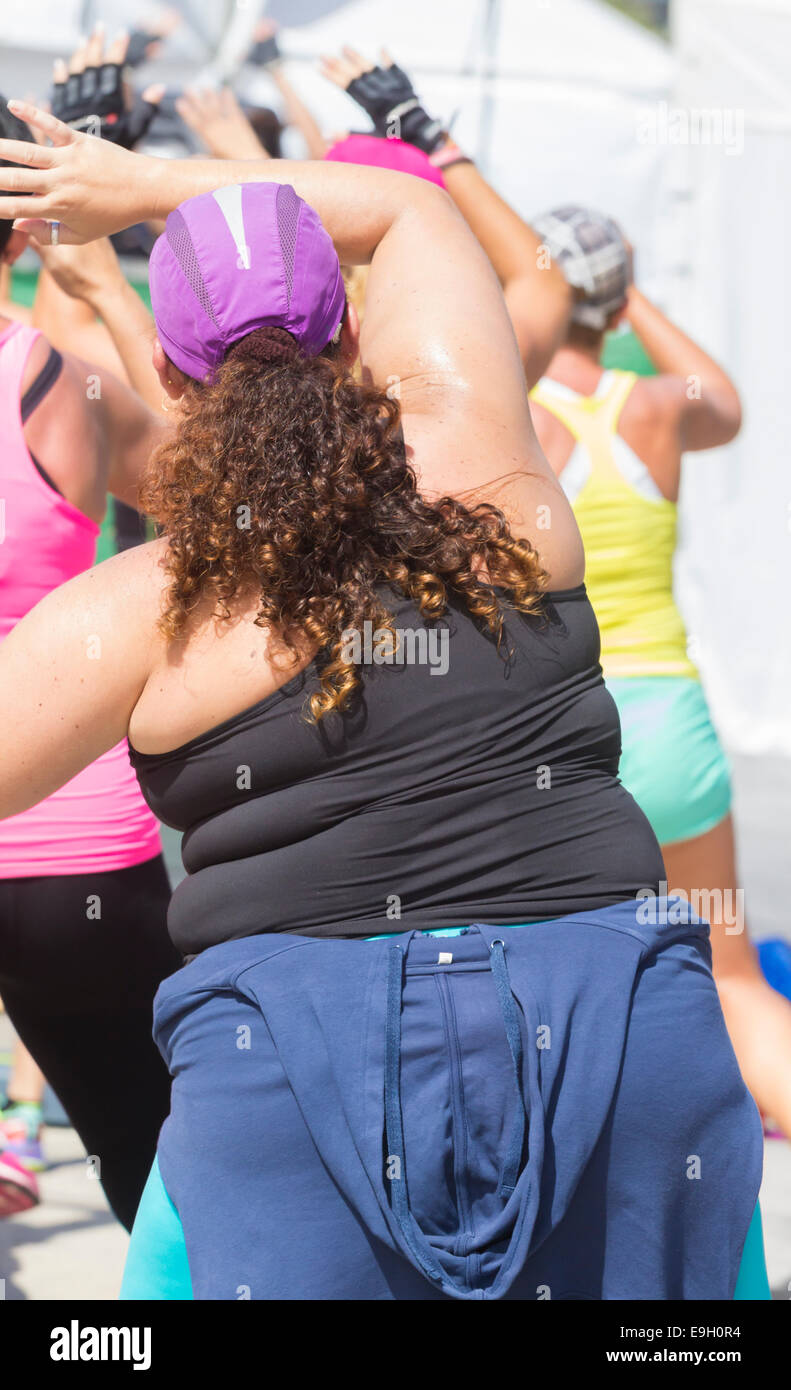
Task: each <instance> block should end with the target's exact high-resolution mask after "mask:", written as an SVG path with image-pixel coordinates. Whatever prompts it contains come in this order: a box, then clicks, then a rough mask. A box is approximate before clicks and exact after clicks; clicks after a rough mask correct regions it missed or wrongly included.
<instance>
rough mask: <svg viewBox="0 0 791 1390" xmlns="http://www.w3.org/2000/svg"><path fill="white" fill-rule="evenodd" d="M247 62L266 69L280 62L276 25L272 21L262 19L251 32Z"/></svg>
mask: <svg viewBox="0 0 791 1390" xmlns="http://www.w3.org/2000/svg"><path fill="white" fill-rule="evenodd" d="M247 61H248V63H253V64H254V65H255V66H256V67H257V68H268V67H271V65H272V64H273V63H279V62H280V49H279V48H278V46H277V24H276V23H275V21H274V20H273V19H262V20H261V23H260V24H258V25H257V26H256V28H255V29H254V30H253V46H252V48H251V49H250V52H249V53H248V55H247Z"/></svg>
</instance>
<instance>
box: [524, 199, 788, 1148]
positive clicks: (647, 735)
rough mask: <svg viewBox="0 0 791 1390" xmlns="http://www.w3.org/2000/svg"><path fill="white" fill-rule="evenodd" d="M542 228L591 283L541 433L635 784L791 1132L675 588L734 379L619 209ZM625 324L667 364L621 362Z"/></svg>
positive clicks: (570, 272) (744, 1052) (745, 1059)
mask: <svg viewBox="0 0 791 1390" xmlns="http://www.w3.org/2000/svg"><path fill="white" fill-rule="evenodd" d="M534 226H535V229H536V230H537V231H538V232H539V233H540V234H541V235H542V237H543V238H544V243H545V245H546V246H547V247H548V248H549V251H550V254H551V255H552V257H553V258H554V259H555V260H556V261H557V263H559V264H560V265H561V267H562V268H563V269H564V271H565V272H566V275H567V278H568V279H569V281H570V283H571V284H572V285H573V286H574V287H575V289H576V293H577V299H576V303H575V308H574V310H573V311H572V317H571V321H570V324H569V327H568V331H567V336H566V340H565V342H564V343H563V345H562V346H561V347H560V348H559V349H558V351H557V352H556V353H555V355H554V357H553V358H552V361H551V362H550V364H549V366H548V368H547V371H546V374H545V375H544V376H543V377H542V378H541V380H540V381H539V382H538V384H537V385H536V386H535V388H534V390H533V391H532V393H531V400H532V403H533V407H534V409H533V418H534V422H535V426H536V431H537V433H538V437H539V440H540V441H541V444H542V446H543V448H544V451H545V453H546V454H547V457H548V458H549V460H550V463H551V464H552V466H553V468H554V470H555V472H556V473H557V474H558V476H559V478H560V480H561V482H562V484H563V487H564V490H565V491H566V493H567V495H568V496H569V498H570V500H571V501H572V504H573V506H574V511H575V514H576V517H577V521H578V523H579V526H580V530H581V532H582V537H583V541H584V543H585V555H586V576H585V578H586V584H587V588H588V592H589V594H590V597H591V601H592V603H593V606H594V608H595V610H596V614H597V617H598V620H599V627H600V630H601V637H602V666H603V669H604V674H605V677H606V679H607V685H608V688H609V689H610V691H611V693H612V695H613V697H614V698H615V701H616V704H617V705H618V709H619V713H620V716H621V725H622V738H623V754H622V759H621V778H622V781H623V782H624V784H625V785H626V786H627V787H628V788H629V790H630V791H631V792H632V794H633V796H634V797H635V799H636V800H637V801H638V803H639V804H640V805H641V806H642V808H643V810H644V811H645V813H646V815H647V816H648V818H649V820H650V821H651V823H652V825H653V827H654V830H655V832H656V835H657V838H658V839H659V841H660V843H661V845H662V850H663V854H664V859H665V865H666V870H667V878H668V882H669V884H670V887H671V889H673V890H681V891H683V892H684V893H686V895H687V896H689V897H690V898H691V899H692V901H693V902H696V903H697V905H698V910H700V912H701V915H703V916H707V917H708V918H709V920H710V922H711V928H712V951H713V958H714V973H715V977H716V979H717V984H718V987H719V992H720V998H721V1001H722V1005H723V1011H724V1013H725V1017H726V1021H727V1024H728V1027H729V1030H730V1033H731V1038H732V1040H733V1043H734V1047H735V1049H736V1052H737V1055H738V1057H739V1062H740V1065H741V1068H742V1071H743V1073H744V1076H745V1078H746V1080H747V1082H748V1084H749V1085H750V1088H751V1090H752V1092H753V1095H754V1096H755V1098H756V1100H757V1102H758V1104H759V1106H760V1108H761V1109H762V1111H763V1112H764V1114H765V1115H768V1116H771V1117H772V1118H773V1119H774V1120H775V1121H776V1122H777V1123H778V1124H779V1125H781V1126H782V1128H783V1129H784V1131H785V1133H786V1134H791V1005H789V1003H788V1001H787V1000H786V999H784V998H783V996H781V995H780V994H777V993H776V992H775V991H774V990H773V989H771V988H770V987H769V985H768V984H767V983H766V981H765V980H764V978H763V975H762V974H761V971H760V967H759V965H758V960H757V956H756V953H755V950H754V948H753V947H752V945H751V943H750V940H749V936H748V933H747V929H746V924H745V922H744V919H743V914H742V913H741V910H740V908H739V907H738V906H736V909H735V910H734V905H738V903H739V901H740V896H739V895H738V894H737V893H736V891H735V890H736V886H737V873H736V859H735V849H734V834H733V822H732V818H731V815H730V801H731V786H730V775H729V768H728V764H727V761H726V759H725V756H724V754H723V752H722V749H721V747H720V744H719V741H718V739H717V735H716V732H715V730H714V726H713V724H712V721H711V717H710V714H709V710H708V706H707V703H706V698H705V695H704V692H703V688H702V686H701V682H700V676H699V673H698V670H697V668H696V666H695V664H694V662H693V660H692V659H691V656H690V651H689V644H688V639H687V634H686V630H685V627H684V623H683V619H682V617H681V614H680V612H679V610H678V608H677V606H676V603H675V599H674V597H673V558H674V552H675V547H676V524H677V516H676V502H677V497H678V490H679V484H680V479H681V462H682V454H683V453H686V452H687V451H692V450H696V449H706V448H713V447H714V446H716V445H721V444H726V443H727V442H728V441H729V440H730V439H732V438H733V436H734V435H735V434H736V433H737V431H738V429H739V425H740V418H741V416H740V406H739V398H738V395H737V392H736V389H735V387H734V386H733V384H732V382H731V381H730V379H729V378H728V377H727V375H726V374H725V372H724V371H722V369H721V368H720V367H719V366H717V364H716V363H715V362H714V361H713V360H712V359H711V358H710V357H709V356H708V354H707V353H705V352H704V351H703V349H702V348H700V347H699V346H698V345H697V344H696V343H694V342H693V341H692V340H691V339H690V338H688V337H687V336H686V335H685V334H684V333H682V332H681V330H680V329H678V328H677V327H676V326H675V325H674V324H673V323H671V322H670V321H669V320H668V319H667V318H666V317H665V315H664V314H663V313H662V312H661V311H660V310H659V309H658V308H657V307H656V306H655V305H653V304H651V303H650V301H649V300H647V299H646V298H645V296H644V295H642V294H641V293H640V291H639V290H638V289H637V288H636V287H635V286H634V284H633V283H632V278H631V248H630V247H629V246H628V244H627V243H626V242H625V241H624V239H623V237H622V235H621V233H620V231H619V229H618V228H617V227H616V226H615V224H614V223H613V222H611V221H610V219H608V218H605V217H602V216H600V215H599V214H596V213H592V212H589V211H588V210H585V209H581V208H563V209H560V210H559V211H557V212H555V213H550V214H548V215H547V216H546V217H542V218H539V219H537V221H536V222H535V224H534ZM622 319H626V320H627V322H628V323H629V325H630V327H631V328H632V330H633V332H634V333H635V334H636V336H637V337H638V339H639V340H640V342H641V344H642V346H643V348H644V350H645V352H646V353H647V355H648V357H649V358H650V359H651V361H652V363H653V364H654V366H655V367H656V369H657V375H656V376H653V377H638V376H635V375H634V374H633V373H631V372H622V371H605V370H604V369H603V368H602V366H601V361H600V359H601V353H602V348H603V343H604V334H605V332H606V331H607V330H608V329H612V328H613V327H615V325H616V324H617V323H618V322H619V321H621V320H622Z"/></svg>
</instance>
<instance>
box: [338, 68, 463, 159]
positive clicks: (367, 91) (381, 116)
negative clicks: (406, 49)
mask: <svg viewBox="0 0 791 1390" xmlns="http://www.w3.org/2000/svg"><path fill="white" fill-rule="evenodd" d="M346 90H347V92H348V93H349V96H350V97H353V98H354V100H355V101H356V102H357V105H358V106H361V107H362V109H363V111H365V112H366V113H367V114H368V115H369V116H370V118H371V120H372V121H373V123H374V127H375V129H376V133H377V135H382V136H388V135H389V136H391V137H392V136H397V137H398V139H400V140H406V141H407V143H408V144H410V145H416V146H417V148H418V149H419V150H423V151H424V152H425V153H426V154H431V153H432V152H433V151H434V150H436V149H437V147H438V146H439V145H441V144H442V140H443V129H442V122H441V121H435V120H433V119H432V117H431V116H429V115H428V113H427V112H426V111H425V110H424V108H423V107H422V106H421V104H420V101H419V99H418V97H417V95H416V93H415V89H414V87H413V86H412V83H411V81H410V79H409V78H408V77H407V75H406V73H405V72H404V70H403V69H402V68H399V67H398V66H397V65H396V64H395V63H393V65H392V67H389V68H382V67H375V68H372V69H371V71H370V72H364V73H363V75H362V77H355V78H354V80H353V81H352V82H350V83H349V85H348V87H347V88H346Z"/></svg>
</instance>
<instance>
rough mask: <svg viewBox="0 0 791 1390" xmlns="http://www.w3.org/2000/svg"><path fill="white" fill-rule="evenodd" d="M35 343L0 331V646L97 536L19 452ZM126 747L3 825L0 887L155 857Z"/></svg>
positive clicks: (83, 559) (17, 332)
mask: <svg viewBox="0 0 791 1390" xmlns="http://www.w3.org/2000/svg"><path fill="white" fill-rule="evenodd" d="M38 336H39V334H38V330H37V329H34V328H29V327H28V326H27V325H26V324H17V323H15V324H12V325H11V326H10V327H8V328H6V329H5V330H4V331H3V332H0V436H2V446H1V447H0V641H2V640H3V638H4V637H6V636H7V635H8V633H9V632H10V631H11V629H12V627H14V626H15V624H16V623H18V622H19V620H20V618H23V617H24V615H25V614H26V613H27V612H28V611H29V609H31V608H32V607H33V606H34V605H35V604H36V603H38V601H39V599H41V598H43V597H44V595H45V594H48V593H49V592H50V590H51V589H55V588H56V587H57V586H58V584H63V583H64V582H65V581H66V580H67V579H71V578H73V576H74V575H75V574H80V573H81V572H82V571H83V570H86V569H89V568H90V566H91V565H92V564H93V560H94V555H95V552H96V538H97V536H98V534H99V527H98V526H97V525H96V522H94V521H91V519H90V518H89V517H87V516H85V515H83V513H82V512H80V511H78V510H77V508H76V507H74V506H72V504H71V502H68V501H67V500H66V498H65V497H61V495H60V493H58V492H55V490H54V489H53V488H51V487H50V486H49V484H48V483H47V482H46V481H45V480H44V478H42V476H41V474H40V473H39V471H38V469H37V468H36V466H35V464H34V463H33V460H32V459H31V457H30V453H29V450H28V447H27V444H26V443H25V436H24V431H23V427H22V415H21V410H20V396H21V385H22V380H23V375H24V371H25V364H26V362H27V359H28V355H29V353H30V350H31V348H32V346H33V344H34V342H35V341H36V338H37V337H38ZM160 849H161V846H160V841H159V827H158V824H157V821H156V818H155V817H154V816H153V815H152V813H151V811H150V810H149V808H148V807H147V806H146V803H145V801H144V800H143V797H142V794H141V791H140V787H139V785H138V782H137V777H136V775H135V773H134V770H133V768H132V766H131V764H130V762H129V747H128V744H127V742H126V739H124V740H123V741H122V742H121V743H119V744H117V745H116V747H115V748H111V749H110V751H109V752H108V753H104V754H103V755H102V757H101V758H98V759H97V761H96V762H95V763H92V764H91V766H90V767H86V768H85V770H84V771H83V772H80V773H79V774H78V775H77V776H76V777H74V778H73V779H72V780H71V781H70V782H67V783H66V785H65V786H63V787H61V788H60V790H59V791H56V792H54V793H53V795H52V796H48V797H47V798H46V800H45V801H41V802H39V804H38V806H32V807H31V808H30V810H29V811H23V812H22V813H21V815H18V816H9V817H8V818H7V819H6V820H0V878H3V879H5V878H34V877H38V876H39V875H47V876H48V877H51V876H53V875H55V874H82V873H94V872H97V871H99V872H107V871H109V870H112V869H127V868H129V867H130V866H131V865H133V864H142V863H143V862H144V860H146V859H152V858H153V857H154V855H157V854H159V853H160Z"/></svg>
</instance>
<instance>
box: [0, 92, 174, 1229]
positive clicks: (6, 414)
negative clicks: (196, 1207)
mask: <svg viewBox="0 0 791 1390" xmlns="http://www.w3.org/2000/svg"><path fill="white" fill-rule="evenodd" d="M0 112H1V113H2V114H0V126H2V125H4V124H5V122H6V121H7V120H8V119H9V117H8V116H7V113H6V111H5V103H4V102H0ZM11 133H13V134H15V135H17V134H18V132H17V131H16V130H14V131H13V132H11V131H6V130H4V129H3V130H0V134H11ZM0 177H1V176H0ZM15 243H17V244H15ZM18 250H19V245H18V242H17V237H16V234H14V233H12V230H11V226H10V224H9V223H6V222H0V255H2V257H3V259H4V260H5V261H6V262H8V261H10V260H11V259H13V256H14V253H15V252H17V251H18ZM53 290H54V286H52V284H50V285H49V286H48V291H49V294H50V295H52V292H53ZM57 293H58V292H57V291H55V294H57ZM161 428H162V425H161V423H160V422H159V421H158V420H157V418H156V417H155V416H154V415H153V414H152V413H151V412H150V411H149V410H148V409H147V407H146V406H145V405H143V403H142V402H141V401H140V400H139V399H138V397H137V396H135V394H134V393H133V392H132V391H131V390H130V389H129V388H128V387H126V386H123V385H122V384H121V383H120V382H119V381H117V380H116V379H115V378H113V377H111V376H110V375H109V373H105V372H103V371H102V372H101V373H100V372H99V371H98V370H97V369H92V368H91V367H90V366H89V365H88V364H87V363H84V362H81V361H80V360H79V359H78V358H76V357H72V356H71V354H69V353H66V354H63V355H61V354H60V353H58V352H56V351H55V350H54V349H53V348H51V347H50V345H49V343H48V342H47V341H46V339H45V338H44V337H43V336H42V334H41V333H40V332H39V331H38V329H36V328H34V327H31V326H29V325H28V324H25V323H20V322H15V321H12V320H10V319H7V318H3V317H0V432H1V433H2V439H3V448H2V452H0V642H2V641H3V640H4V639H5V637H7V635H8V633H9V632H10V631H11V629H12V628H13V627H14V626H15V625H16V623H17V622H19V620H20V619H21V618H23V617H24V616H25V614H26V613H27V612H28V611H29V610H30V609H31V608H33V607H34V606H35V605H36V604H37V603H38V602H39V600H40V599H41V598H43V597H44V595H45V594H47V593H49V592H50V591H51V590H52V589H54V588H56V587H57V586H58V585H60V584H62V583H64V582H65V581H66V580H68V579H71V578H73V577H74V576H75V575H77V574H79V573H81V572H83V571H84V570H87V569H89V568H90V567H91V566H92V564H93V562H94V557H95V550H96V541H97V537H98V535H99V529H100V521H101V519H102V517H103V515H104V511H105V506H106V497H107V493H108V491H110V492H114V493H115V494H116V495H117V496H120V497H121V499H122V500H124V501H126V502H129V503H131V504H134V502H135V500H136V492H137V478H138V476H139V473H140V470H141V469H142V467H143V465H144V463H145V461H146V459H147V457H148V454H149V452H150V448H151V446H152V443H153V442H154V441H155V440H156V438H157V437H158V435H159V433H160V431H161ZM41 659H42V661H46V659H47V654H46V653H45V652H42V653H41ZM103 659H107V658H106V657H105V656H104V654H103V652H102V651H101V647H100V645H99V643H98V640H97V642H96V643H95V644H92V643H91V642H90V640H89V641H88V643H87V644H86V650H85V679H86V681H89V680H90V678H91V670H92V666H93V663H94V662H101V661H102V660H103ZM93 669H95V668H93ZM30 717H31V719H35V711H33V710H31V712H30ZM169 896H170V888H169V883H168V878H167V873H166V870H165V866H164V862H163V859H162V853H161V845H160V838H159V828H158V824H157V821H156V819H155V818H154V816H153V815H152V813H151V811H150V810H149V809H148V807H147V806H146V804H145V802H144V800H143V797H142V795H141V792H140V788H139V785H138V782H137V777H136V775H135V773H134V771H133V769H132V767H131V764H130V762H129V753H128V745H127V742H126V740H125V739H124V740H123V741H122V742H120V743H118V744H117V745H116V746H115V747H114V748H111V749H110V750H109V751H108V752H107V753H104V754H103V755H102V756H101V757H100V758H98V759H97V760H96V761H95V762H94V763H92V764H91V765H90V766H89V767H87V768H85V770H84V771H82V772H80V773H79V774H78V775H77V776H76V777H74V778H72V780H71V781H69V782H67V783H66V784H65V785H64V786H62V787H61V788H60V789H59V790H58V791H56V792H55V793H53V795H51V796H48V797H47V798H46V799H45V800H44V801H42V802H40V803H39V804H38V805H36V806H33V807H31V808H30V809H29V810H27V811H23V812H22V813H21V814H19V815H15V816H11V817H9V818H8V819H6V820H3V821H0V997H2V999H3V1002H4V1004H5V1007H6V1009H7V1011H8V1014H9V1016H10V1018H11V1021H12V1023H13V1024H14V1026H15V1028H16V1030H17V1033H18V1034H19V1037H20V1039H21V1040H22V1042H23V1043H24V1045H25V1046H26V1047H27V1049H28V1050H29V1052H30V1053H31V1054H32V1057H33V1059H34V1060H35V1062H36V1063H37V1064H38V1066H39V1067H40V1068H41V1070H42V1071H43V1072H44V1074H45V1075H46V1076H47V1078H48V1080H49V1082H50V1084H51V1085H52V1086H53V1088H54V1090H55V1092H56V1093H57V1095H58V1097H59V1099H60V1101H61V1103H62V1104H63V1106H64V1108H65V1110H66V1112H67V1113H68V1115H69V1118H70V1120H71V1122H72V1124H73V1125H74V1126H75V1128H76V1129H77V1131H78V1133H79V1134H80V1137H81V1139H82V1141H83V1143H84V1144H85V1147H86V1150H87V1152H88V1154H89V1155H91V1156H92V1161H93V1163H94V1168H97V1167H98V1172H99V1176H100V1177H101V1181H102V1183H103V1186H104V1189H105V1193H106V1195H107V1197H108V1200H109V1202H110V1205H111V1206H112V1208H113V1210H114V1212H115V1214H116V1215H117V1216H118V1218H119V1220H121V1221H122V1222H123V1224H124V1225H125V1226H127V1228H129V1227H131V1224H132V1221H133V1219H134V1214H135V1211H136V1208H137V1204H138V1200H139V1197H140V1194H141V1192H142V1189H143V1186H144V1183H145V1180H146V1177H147V1174H148V1170H149V1168H150V1166H151V1161H152V1158H153V1155H154V1151H155V1147H156V1138H157V1134H158V1131H159V1127H160V1125H161V1123H162V1121H163V1120H164V1118H165V1116H166V1114H167V1111H168V1101H169V1089H170V1088H169V1078H168V1075H167V1072H166V1069H165V1067H164V1065H163V1063H162V1061H161V1058H160V1056H159V1053H158V1052H157V1050H156V1048H155V1047H154V1044H153V1042H152V1040H151V1010H152V1001H153V997H154V994H155V993H156V990H157V987H158V985H159V983H160V981H161V980H162V979H163V978H164V977H165V976H166V975H168V974H169V973H170V972H171V971H172V970H173V969H175V968H176V967H177V966H178V965H179V963H180V961H179V958H178V956H177V954H176V953H175V951H174V950H173V948H172V946H171V945H170V942H169V940H168V936H167V928H166V913H167V904H168V900H169ZM27 1070H28V1071H29V1070H30V1068H28V1069H27ZM25 1079H26V1078H25V1076H24V1072H20V1073H19V1075H18V1077H16V1078H14V1080H15V1081H16V1089H15V1088H14V1086H13V1085H10V1090H11V1092H12V1094H10V1095H9V1096H8V1097H7V1099H8V1101H9V1105H8V1107H7V1108H6V1110H5V1111H4V1112H3V1114H2V1115H1V1116H0V1149H1V1150H4V1152H5V1153H6V1154H8V1153H11V1154H12V1155H13V1156H14V1158H15V1159H16V1160H21V1161H22V1162H23V1163H24V1162H25V1160H27V1161H28V1162H29V1163H31V1165H32V1166H38V1164H37V1161H38V1160H39V1158H40V1150H39V1147H38V1140H37V1134H36V1119H37V1116H36V1108H35V1104H34V1105H31V1104H30V1102H31V1101H32V1102H35V1101H36V1100H37V1099H38V1097H35V1096H32V1095H28V1094H27V1093H26V1092H25V1091H23V1090H21V1089H20V1086H21V1084H22V1082H24V1080H25ZM27 1084H28V1087H29V1086H30V1082H29V1081H28V1083H27ZM39 1114H40V1111H39ZM97 1160H98V1163H97ZM9 1171H11V1170H10V1168H9ZM4 1172H5V1170H4ZM6 1176H7V1175H6ZM0 1178H2V1174H0ZM9 1181H10V1180H9ZM1 1186H3V1182H2V1181H0V1187H1ZM12 1186H13V1184H12ZM22 1189H23V1184H21V1183H20V1184H19V1194H18V1195H19V1202H18V1203H17V1209H21V1208H22V1207H24V1206H25V1205H29V1204H30V1201H29V1194H26V1193H25V1192H24V1191H23V1190H22ZM0 1195H2V1194H0ZM6 1195H7V1196H8V1197H9V1201H10V1205H11V1209H13V1205H14V1204H13V1194H6ZM26 1196H27V1198H28V1200H26ZM1 1206H2V1204H0V1207H1ZM7 1209H8V1206H7Z"/></svg>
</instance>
